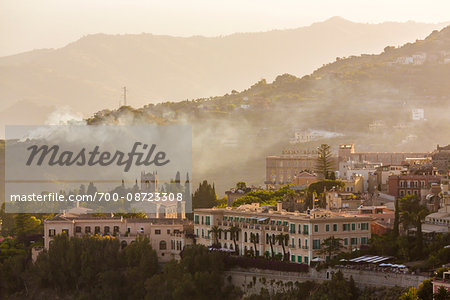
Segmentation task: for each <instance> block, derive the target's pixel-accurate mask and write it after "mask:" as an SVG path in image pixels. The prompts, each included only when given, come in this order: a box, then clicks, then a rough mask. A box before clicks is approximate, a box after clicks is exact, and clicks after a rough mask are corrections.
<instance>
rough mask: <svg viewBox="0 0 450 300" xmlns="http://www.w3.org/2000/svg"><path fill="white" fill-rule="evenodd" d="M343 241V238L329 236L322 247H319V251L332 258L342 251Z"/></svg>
mask: <svg viewBox="0 0 450 300" xmlns="http://www.w3.org/2000/svg"><path fill="white" fill-rule="evenodd" d="M341 242H342V239H341V238H336V237H334V236H330V237H329V238H326V239H325V240H323V243H322V245H321V249H319V251H317V253H319V254H326V255H328V256H329V258H330V259H331V258H332V257H333V256H335V255H337V254H339V253H340V252H341V249H342V248H344V246H343V245H342V244H341Z"/></svg>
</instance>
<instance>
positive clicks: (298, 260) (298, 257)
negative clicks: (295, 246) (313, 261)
mask: <svg viewBox="0 0 450 300" xmlns="http://www.w3.org/2000/svg"><path fill="white" fill-rule="evenodd" d="M297 262H298V263H301V262H302V257H301V256H300V255H299V256H297Z"/></svg>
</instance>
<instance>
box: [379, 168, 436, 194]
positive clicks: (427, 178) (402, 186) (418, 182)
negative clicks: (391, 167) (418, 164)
mask: <svg viewBox="0 0 450 300" xmlns="http://www.w3.org/2000/svg"><path fill="white" fill-rule="evenodd" d="M440 181H441V178H440V177H439V176H435V175H407V174H405V175H391V176H389V178H388V194H389V195H391V196H394V197H400V198H401V197H404V196H406V195H416V196H417V197H419V198H421V197H422V191H423V190H425V191H426V190H427V189H430V188H431V184H432V183H437V184H439V183H440Z"/></svg>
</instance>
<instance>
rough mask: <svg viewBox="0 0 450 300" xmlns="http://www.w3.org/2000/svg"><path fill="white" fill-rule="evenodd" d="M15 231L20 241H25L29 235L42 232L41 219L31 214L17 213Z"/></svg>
mask: <svg viewBox="0 0 450 300" xmlns="http://www.w3.org/2000/svg"><path fill="white" fill-rule="evenodd" d="M14 232H15V234H16V235H17V239H18V240H19V241H21V242H25V241H26V238H27V236H28V235H30V234H38V233H41V232H42V226H41V220H39V219H37V218H36V217H35V216H32V215H30V214H17V215H16V216H15V218H14Z"/></svg>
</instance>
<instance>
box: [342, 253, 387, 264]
mask: <svg viewBox="0 0 450 300" xmlns="http://www.w3.org/2000/svg"><path fill="white" fill-rule="evenodd" d="M391 258H392V257H391V256H374V255H364V256H359V257H356V258H352V259H350V260H349V261H351V262H357V263H359V262H366V263H373V264H376V263H379V262H382V261H386V260H388V259H391Z"/></svg>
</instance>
